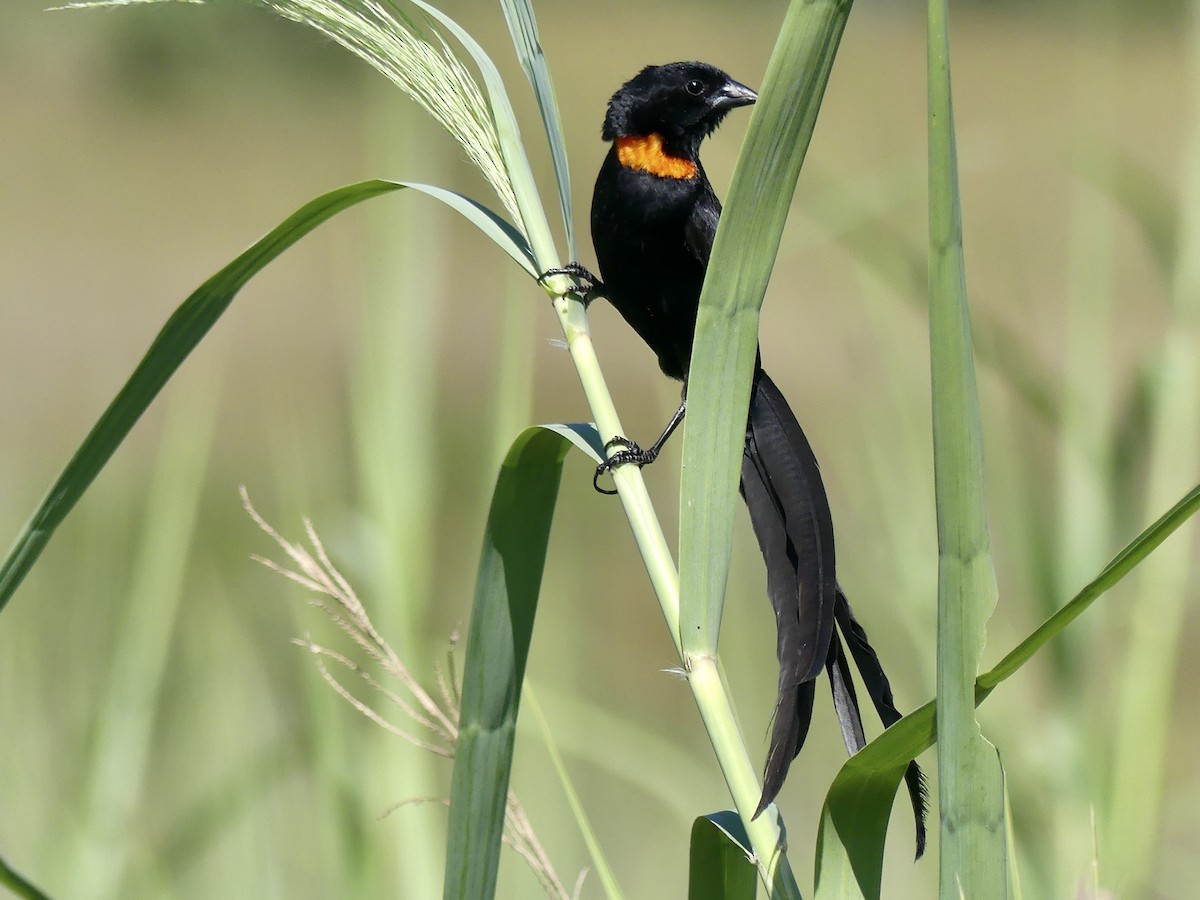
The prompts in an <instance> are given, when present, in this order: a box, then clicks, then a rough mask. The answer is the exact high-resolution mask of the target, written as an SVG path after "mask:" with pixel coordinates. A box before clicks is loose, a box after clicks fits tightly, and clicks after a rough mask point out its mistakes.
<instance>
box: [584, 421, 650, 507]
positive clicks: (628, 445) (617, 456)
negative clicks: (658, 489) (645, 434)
mask: <svg viewBox="0 0 1200 900" xmlns="http://www.w3.org/2000/svg"><path fill="white" fill-rule="evenodd" d="M613 447H624V448H625V449H624V450H622V451H620V452H619V453H614V454H613V455H612V456H610V457H608V458H607V459H605V460H604V462H602V463H600V465H598V466H596V474H595V475H593V476H592V487H594V488H595V489H596V490H597V491H599V492H600V493H601V494H607V495H608V496H610V497H611V496H612V495H613V494H615V493H616V491H615V490H612V491H610V490H607V489H605V488H602V487H600V476H601V475H603V474H604V473H605V472H609V471H611V470H613V469H615V468H617V467H618V466H628V465H634V466H637V467H638V468H641V467H642V466H647V465H649V464H650V463H652V462H654V460H655V459H656V458H657V457H658V454H657V453H655V452H654V451H653V450H643V449H642V448H641V447H639V446H638V445H637V443H636V442H634V441H631V440H629V438H623V437H620V436H618V437H614V438H612V439H611V440H609V441H607V442H606V443H605V444H604V452H605V453H607V452H608V451H610V450H612V448H613Z"/></svg>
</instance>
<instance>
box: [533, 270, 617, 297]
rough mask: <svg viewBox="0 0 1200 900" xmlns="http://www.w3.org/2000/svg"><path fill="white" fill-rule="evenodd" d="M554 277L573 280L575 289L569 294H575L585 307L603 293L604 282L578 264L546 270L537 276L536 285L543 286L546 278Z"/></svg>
mask: <svg viewBox="0 0 1200 900" xmlns="http://www.w3.org/2000/svg"><path fill="white" fill-rule="evenodd" d="M555 275H566V276H568V277H570V278H574V279H575V287H574V288H572V290H571V293H573V294H577V295H578V296H579V299H580V300H582V301H583V304H584V305H585V306H586V305H587V304H589V303H591V302H592V301H593V300H595V299H596V298H597V297H599V296H600V295H601V294H603V293H604V282H603V281H601V280H600V279H599V278H597V277H596V276H595V275H593V274H592V273H591V272H590V271H589V270H588V269H587V268H585V267H584V266H583V265H581V264H580V263H577V262H573V263H567V264H566V265H565V266H562V267H560V268H557V269H547V270H546V271H545V272H543V273H542V274H541V275H539V276H538V279H537V280H538V284H541V285H544V284H545V283H546V279H547V278H553V277H554V276H555Z"/></svg>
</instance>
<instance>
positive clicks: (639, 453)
mask: <svg viewBox="0 0 1200 900" xmlns="http://www.w3.org/2000/svg"><path fill="white" fill-rule="evenodd" d="M686 412H687V387H686V386H685V387H684V389H683V399H681V400H680V401H679V409H677V410H675V415H673V416H671V421H670V422H668V423H667V427H666V428H664V429H663V433H662V434H660V435H659V436H658V440H657V441H655V442H654V443H653V444H651V445H650V446H649V447H648V448H646V449H645V450H643V449H642V448H641V447H639V446H638V445H637V444H636V443H634V442H633V441H631V440H629V439H628V438H623V437H614V438H613V439H612V440H610V441H608V442H607V443H606V444H605V445H604V450H605V452H607V451H609V450H611V449H612V448H613V447H616V446H624V447H625V448H626V449H624V450H621V451H620V452H618V453H614V454H613V455H612V456H610V457H609V458H608V459H606V460H605V461H604V462H602V463H600V465H598V466H597V467H596V474H595V475H593V476H592V487H594V488H595V489H596V490H598V491H599V492H600V493H601V494H610V495H611V494H615V493H616V491H608V490H605V489H604V488H602V487H600V476H601V475H603V474H604V473H605V472H607V471H609V470H610V469H615V468H616V467H617V466H624V465H630V464H632V465H635V466H637V467H638V468H641V467H642V466H648V465H650V463H652V462H654V461H655V460H656V459H658V454H660V453H662V448H663V446H664V445H665V444H666V443H667V439H668V438H669V437H670V436H671V435H672V434H674V433H675V429H676V428H678V427H679V423H680V422H682V421H683V416H684V413H686Z"/></svg>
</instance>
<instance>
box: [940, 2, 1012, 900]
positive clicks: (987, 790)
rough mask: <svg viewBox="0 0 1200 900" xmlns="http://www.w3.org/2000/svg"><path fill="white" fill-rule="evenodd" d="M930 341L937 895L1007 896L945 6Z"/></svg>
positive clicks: (991, 591) (987, 555) (988, 576)
mask: <svg viewBox="0 0 1200 900" xmlns="http://www.w3.org/2000/svg"><path fill="white" fill-rule="evenodd" d="M928 9H929V22H928V27H929V35H928V39H929V343H930V370H931V375H932V385H933V458H934V487H935V491H936V495H937V522H938V662H937V725H938V799H939V808H940V816H941V896H942V897H944V898H949V897H960V896H962V897H970V898H972V900H976V898H979V900H983V898H989V897H1004V896H1006V895H1007V862H1006V849H1005V840H1004V793H1003V774H1002V772H1001V770H1000V763H999V758H998V756H997V754H996V750H995V748H994V747H992V746H991V745H990V744H989V743H988V742H987V741H986V740H985V739H984V738H983V735H982V734H981V733H980V730H979V723H978V722H977V721H976V720H975V674H976V671H977V670H978V666H979V658H980V654H981V653H982V652H983V645H984V638H985V626H986V623H987V618H988V616H989V615H990V613H991V611H992V609H993V608H994V606H995V603H996V584H995V575H994V573H993V571H992V560H991V552H990V550H989V546H988V544H989V542H988V530H987V516H986V510H985V507H984V493H983V442H982V435H981V426H980V421H979V399H978V392H977V390H976V387H975V364H974V360H973V358H972V350H971V324H970V318H969V315H968V310H967V287H966V275H965V269H964V261H963V247H962V213H961V208H960V204H959V194H958V168H957V165H958V164H957V153H956V148H955V141H954V116H953V110H952V105H951V94H950V46H949V39H948V36H947V33H946V0H929V7H928Z"/></svg>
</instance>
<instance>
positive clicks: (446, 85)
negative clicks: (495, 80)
mask: <svg viewBox="0 0 1200 900" xmlns="http://www.w3.org/2000/svg"><path fill="white" fill-rule="evenodd" d="M206 2H208V0H76V2H73V3H67V4H64V5H63V6H60V7H56V8H57V9H88V8H91V7H98V6H140V5H143V4H149V3H197V4H200V3H206ZM240 2H243V3H251V4H253V5H254V6H261V7H264V8H266V9H269V10H271V11H272V12H274V13H276V14H277V15H279V16H282V17H283V18H285V19H289V20H291V21H293V22H299V23H300V24H302V25H308V26H309V27H310V28H315V29H316V30H317V31H319V32H321V34H323V35H325V36H326V37H328V38H330V39H332V40H333V41H336V42H337V43H338V44H341V45H342V46H343V47H345V48H346V49H347V50H349V51H350V52H351V53H353V54H354V55H355V56H357V57H359V58H360V59H363V60H365V61H366V62H368V63H369V64H370V65H371V66H372V67H374V68H375V69H376V71H378V72H379V73H380V74H382V75H383V76H384V77H386V78H387V79H388V80H389V81H391V82H392V83H393V84H395V85H396V86H397V87H399V88H400V89H401V90H402V91H404V93H406V94H408V96H409V97H411V98H412V99H413V100H415V101H416V103H417V105H418V106H420V107H421V108H422V109H424V110H425V111H426V112H427V113H429V114H430V115H431V116H433V118H434V119H436V120H437V122H438V123H439V124H440V125H441V126H442V127H443V128H445V129H446V131H447V132H449V134H450V136H451V137H453V138H454V139H455V140H456V141H458V143H459V144H460V145H462V148H463V149H464V150H465V151H466V153H467V157H468V158H469V159H470V160H471V162H472V163H474V165H475V167H476V168H477V169H479V171H480V172H481V173H482V174H483V177H484V178H486V179H487V181H488V183H489V184H490V185H491V186H492V189H493V190H494V191H495V192H496V194H497V196H499V198H500V202H501V203H503V204H504V208H505V209H506V210H507V211H508V214H509V216H510V217H511V218H512V222H513V224H514V225H515V226H516V228H517V230H518V231H520V232H521V233H522V234H524V233H525V226H524V222H523V220H522V218H521V213H520V211H519V210H518V208H517V198H516V195H515V194H514V193H513V186H512V180H511V179H510V178H509V176H508V170H507V169H506V168H505V166H504V161H503V159H502V157H501V154H500V140H499V138H498V137H497V135H496V126H495V123H494V122H493V120H492V114H491V112H490V111H489V109H488V105H487V102H486V101H485V100H484V98H483V94H482V92H481V91H480V89H479V85H478V84H476V83H475V79H474V78H473V77H472V76H471V73H470V72H469V71H468V70H467V68H466V67H465V66H464V65H463V64H462V62H461V61H460V60H459V59H458V57H457V56H455V55H454V52H453V51H452V50H451V49H450V46H449V45H448V44H447V43H446V41H445V39H444V38H443V37H442V36H441V35H440V34H438V32H437V31H435V30H434V29H432V28H429V27H427V28H426V29H425V30H422V28H421V27H420V25H418V24H417V22H416V21H415V20H414V19H413V18H412V17H411V16H409V15H407V14H406V13H404V12H403V10H401V8H400V5H399V3H398V2H396V0H240ZM427 33H428V34H431V35H432V38H431V37H428V36H427Z"/></svg>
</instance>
